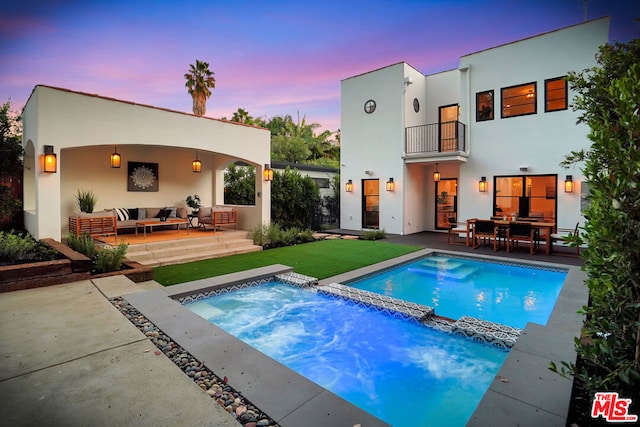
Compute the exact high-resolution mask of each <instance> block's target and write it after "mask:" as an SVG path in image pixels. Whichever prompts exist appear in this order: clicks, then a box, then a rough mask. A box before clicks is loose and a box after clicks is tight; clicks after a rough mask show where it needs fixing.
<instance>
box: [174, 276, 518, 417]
mask: <svg viewBox="0 0 640 427" xmlns="http://www.w3.org/2000/svg"><path fill="white" fill-rule="evenodd" d="M184 305H185V307H187V308H189V309H190V310H191V311H193V312H194V313H196V314H198V315H200V316H201V317H203V318H206V319H208V320H209V321H210V322H212V323H214V324H216V325H217V326H219V327H221V328H222V329H224V330H225V331H227V332H229V333H231V334H232V335H234V336H236V337H238V338H240V339H241V340H243V341H245V342H246V343H248V344H249V345H251V346H253V347H255V348H256V349H258V350H260V351H261V352H263V353H265V354H267V355H268V356H270V357H272V358H274V359H275V360H277V361H279V362H280V363H282V364H284V365H286V366H287V367H289V368H291V369H293V370H294V371H297V372H298V373H300V374H302V375H303V376H305V377H307V378H309V379H310V380H312V381H314V382H316V383H317V384H319V385H321V386H323V387H325V388H327V389H328V390H330V391H332V392H334V393H336V394H337V395H339V396H341V397H343V398H344V399H346V400H348V401H350V402H352V403H354V404H355V405H357V406H359V407H360V408H362V409H364V410H366V411H367V412H369V413H371V414H373V415H375V416H377V417H379V418H381V419H383V420H384V421H386V422H388V423H390V424H392V425H394V426H402V425H429V424H430V423H432V422H433V420H439V421H438V424H441V425H442V420H446V425H452V426H455V425H464V424H465V423H466V422H467V420H468V419H469V417H470V416H471V414H472V413H473V411H474V409H475V407H476V406H477V404H478V402H479V401H480V399H481V398H482V396H483V394H484V393H485V391H486V389H487V387H488V386H489V384H490V383H491V381H492V379H493V378H494V376H495V374H496V373H497V371H498V370H499V368H500V366H501V365H502V362H503V361H504V359H505V358H506V357H507V354H508V353H507V352H505V351H503V350H500V349H497V348H494V347H490V346H486V345H481V344H478V343H476V342H473V341H471V340H467V339H464V338H460V337H456V336H454V335H452V334H446V333H442V332H439V331H436V330H433V329H430V328H426V327H424V326H421V325H419V324H418V323H415V322H410V321H407V320H403V319H399V318H396V317H392V316H389V315H386V314H384V313H383V312H380V311H376V310H373V309H369V308H365V307H362V306H358V305H356V304H354V303H352V302H349V301H345V300H339V299H333V298H329V297H326V296H323V295H321V294H317V293H314V292H310V291H308V290H302V289H299V288H297V287H295V286H291V285H286V284H283V283H280V282H270V283H267V284H262V285H257V286H252V287H247V288H243V289H239V290H234V291H231V292H228V293H224V294H221V295H217V296H214V297H210V298H206V299H202V300H198V301H196V302H192V303H187V304H184Z"/></svg>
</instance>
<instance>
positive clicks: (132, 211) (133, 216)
mask: <svg viewBox="0 0 640 427" xmlns="http://www.w3.org/2000/svg"><path fill="white" fill-rule="evenodd" d="M127 211H129V219H138V208H129V209H127Z"/></svg>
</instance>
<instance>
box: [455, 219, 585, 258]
mask: <svg viewBox="0 0 640 427" xmlns="http://www.w3.org/2000/svg"><path fill="white" fill-rule="evenodd" d="M577 233H578V225H576V227H575V229H571V230H569V229H558V228H556V224H555V223H553V222H546V221H544V220H540V219H537V218H515V217H506V216H501V217H491V219H479V218H471V219H468V220H467V221H466V223H457V222H454V221H453V220H450V224H449V243H451V239H452V238H454V239H455V237H456V235H464V236H465V245H466V246H472V247H473V248H474V249H476V248H478V247H480V245H481V244H483V245H487V244H493V250H494V251H497V250H499V249H502V248H505V249H506V251H507V253H510V252H511V251H513V250H514V249H515V248H516V247H518V246H519V245H520V243H527V244H528V245H529V254H530V255H534V254H535V253H536V251H537V249H538V248H540V245H541V243H542V242H543V241H544V243H545V247H544V252H545V255H550V254H551V253H552V251H553V243H554V242H561V241H564V240H565V239H566V237H567V236H568V235H569V234H577ZM579 250H580V248H579V247H576V248H575V252H576V254H579Z"/></svg>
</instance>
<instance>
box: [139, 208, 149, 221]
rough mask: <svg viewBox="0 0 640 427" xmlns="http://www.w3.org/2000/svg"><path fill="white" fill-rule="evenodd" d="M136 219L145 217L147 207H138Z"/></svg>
mask: <svg viewBox="0 0 640 427" xmlns="http://www.w3.org/2000/svg"><path fill="white" fill-rule="evenodd" d="M138 219H147V209H146V208H138Z"/></svg>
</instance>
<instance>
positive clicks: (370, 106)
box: [364, 99, 376, 114]
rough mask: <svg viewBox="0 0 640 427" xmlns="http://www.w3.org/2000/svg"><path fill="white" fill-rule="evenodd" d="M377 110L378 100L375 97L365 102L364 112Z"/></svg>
mask: <svg viewBox="0 0 640 427" xmlns="http://www.w3.org/2000/svg"><path fill="white" fill-rule="evenodd" d="M374 111H376V101H374V100H373V99H370V100H368V101H367V102H365V103H364V112H365V113H367V114H371V113H373V112H374Z"/></svg>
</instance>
